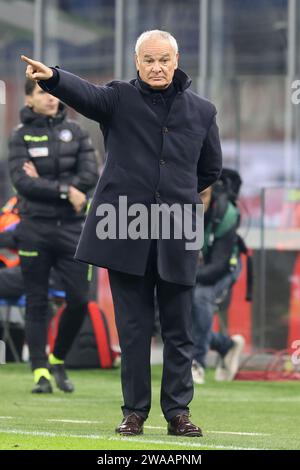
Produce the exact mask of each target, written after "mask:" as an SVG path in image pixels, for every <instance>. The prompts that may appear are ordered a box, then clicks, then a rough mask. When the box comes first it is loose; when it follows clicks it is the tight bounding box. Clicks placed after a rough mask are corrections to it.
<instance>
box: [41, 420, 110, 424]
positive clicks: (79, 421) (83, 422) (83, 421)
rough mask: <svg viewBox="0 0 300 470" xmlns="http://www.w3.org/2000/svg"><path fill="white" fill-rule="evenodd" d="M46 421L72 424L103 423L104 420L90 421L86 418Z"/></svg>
mask: <svg viewBox="0 0 300 470" xmlns="http://www.w3.org/2000/svg"><path fill="white" fill-rule="evenodd" d="M46 421H51V422H54V423H71V424H73V423H74V424H99V423H100V424H101V423H103V421H88V420H84V419H82V420H81V419H46Z"/></svg>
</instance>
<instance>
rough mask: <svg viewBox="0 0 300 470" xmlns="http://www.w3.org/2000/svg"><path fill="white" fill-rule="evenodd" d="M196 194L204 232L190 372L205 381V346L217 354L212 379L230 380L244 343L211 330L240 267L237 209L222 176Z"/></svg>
mask: <svg viewBox="0 0 300 470" xmlns="http://www.w3.org/2000/svg"><path fill="white" fill-rule="evenodd" d="M223 173H224V170H223ZM200 195H201V199H202V201H203V204H204V206H205V217H204V227H205V232H204V245H203V248H202V250H201V252H200V255H199V264H198V269H197V282H196V286H195V289H194V292H193V304H192V315H193V322H194V344H195V352H194V360H193V363H192V375H193V380H194V383H196V384H203V383H204V381H205V368H206V354H207V352H208V350H209V349H212V350H214V351H216V352H217V353H218V354H219V355H220V361H219V365H218V367H217V369H216V374H215V378H216V380H232V379H233V377H234V375H235V374H236V372H237V369H238V365H239V358H240V355H241V353H242V351H243V347H244V343H245V340H244V338H243V337H242V336H241V335H234V336H232V337H230V336H228V335H226V334H223V333H215V332H213V331H212V323H213V316H214V313H215V312H216V311H217V310H218V308H219V304H220V303H221V301H222V300H224V299H225V298H226V296H227V295H229V293H230V290H231V288H232V286H233V284H234V283H235V281H236V280H237V278H238V276H239V273H240V271H241V262H240V259H239V250H240V248H239V246H240V242H239V237H238V235H237V228H238V226H239V221H240V215H239V210H238V207H237V206H236V205H235V204H234V203H233V202H232V201H231V200H230V194H229V192H228V190H227V188H226V186H225V184H224V181H222V177H221V179H220V180H219V181H218V182H217V183H215V184H214V185H213V186H210V187H209V188H207V189H206V190H205V191H203V192H202V193H201V194H200Z"/></svg>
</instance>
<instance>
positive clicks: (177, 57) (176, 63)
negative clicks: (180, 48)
mask: <svg viewBox="0 0 300 470" xmlns="http://www.w3.org/2000/svg"><path fill="white" fill-rule="evenodd" d="M178 61H179V53H178V52H177V54H176V62H175V69H178Z"/></svg>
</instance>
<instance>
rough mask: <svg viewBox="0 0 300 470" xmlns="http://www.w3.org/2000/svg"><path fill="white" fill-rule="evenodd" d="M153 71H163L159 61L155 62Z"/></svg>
mask: <svg viewBox="0 0 300 470" xmlns="http://www.w3.org/2000/svg"><path fill="white" fill-rule="evenodd" d="M152 70H153V72H156V73H158V72H160V71H161V66H160V63H159V62H154V64H153V67H152Z"/></svg>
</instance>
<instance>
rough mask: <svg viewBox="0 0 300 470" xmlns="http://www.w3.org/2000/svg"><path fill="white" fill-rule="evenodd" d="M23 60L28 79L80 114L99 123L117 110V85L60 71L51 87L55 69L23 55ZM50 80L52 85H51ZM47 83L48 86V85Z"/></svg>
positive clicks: (56, 70)
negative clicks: (101, 84) (91, 81)
mask: <svg viewBox="0 0 300 470" xmlns="http://www.w3.org/2000/svg"><path fill="white" fill-rule="evenodd" d="M21 59H22V60H23V61H24V62H26V63H27V68H26V77H27V78H29V79H31V80H34V81H36V82H37V83H38V84H39V85H40V87H41V88H43V90H45V91H46V92H47V93H50V94H51V95H53V96H56V97H57V98H59V99H60V100H61V101H63V102H64V103H66V104H67V105H69V106H71V107H72V108H74V109H75V110H76V111H78V112H79V113H80V114H83V115H84V116H86V117H87V118H89V119H93V120H94V121H97V122H101V123H103V122H105V121H106V120H107V119H108V118H109V117H110V116H111V115H112V114H113V112H114V111H115V109H116V107H117V105H118V101H119V89H118V87H117V86H97V85H93V84H92V83H90V82H88V81H87V80H83V79H82V78H79V77H77V76H76V75H73V74H72V73H69V72H66V71H64V70H61V69H59V70H58V69H55V73H57V74H58V77H57V80H55V85H54V87H53V85H52V86H49V85H48V83H49V84H50V85H51V80H50V79H51V78H53V69H51V68H50V67H47V65H45V64H43V63H42V62H38V61H36V60H32V59H30V58H29V57H26V56H24V55H22V56H21ZM48 80H49V82H48ZM47 82H48V83H47Z"/></svg>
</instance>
